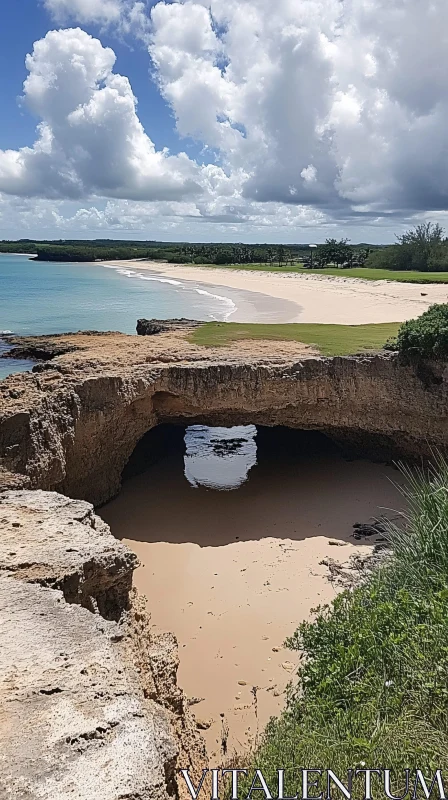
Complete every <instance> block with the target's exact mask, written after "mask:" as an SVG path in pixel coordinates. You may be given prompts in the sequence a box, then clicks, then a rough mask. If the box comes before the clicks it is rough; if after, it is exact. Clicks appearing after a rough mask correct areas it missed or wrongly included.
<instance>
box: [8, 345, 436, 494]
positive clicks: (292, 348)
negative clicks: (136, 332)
mask: <svg viewBox="0 0 448 800" xmlns="http://www.w3.org/2000/svg"><path fill="white" fill-rule="evenodd" d="M187 333H188V329H187ZM31 341H32V340H31ZM37 343H38V346H39V347H41V346H42V344H43V342H42V338H41V339H39V340H38V342H37ZM44 344H45V346H46V348H48V347H49V346H50V345H51V344H53V346H54V347H55V348H57V352H60V350H61V348H70V349H73V348H76V349H74V351H73V352H66V354H65V355H59V356H57V357H56V358H55V359H54V360H53V361H51V362H47V364H45V365H44V366H45V367H46V369H45V370H44V371H43V372H41V373H33V374H30V373H28V374H24V375H20V376H13V377H12V378H10V379H8V380H7V381H4V382H3V383H0V459H1V460H0V465H1V466H0V485H3V486H4V487H6V486H11V487H14V488H15V487H29V488H43V489H46V490H57V491H61V492H62V493H64V494H67V495H69V496H71V497H76V498H81V499H87V500H89V501H91V502H93V503H95V504H97V505H98V504H101V503H104V502H106V501H107V500H108V499H109V498H111V497H112V496H113V495H114V494H115V493H116V492H117V491H118V489H119V487H120V480H121V475H122V472H123V469H124V467H125V465H126V463H127V461H128V459H129V457H130V456H131V454H132V452H133V450H134V448H135V446H136V445H137V443H138V441H139V440H140V439H141V437H142V436H143V435H144V434H145V433H146V432H147V431H148V430H149V429H150V428H152V427H154V426H155V425H157V424H158V423H161V422H162V423H166V422H176V423H182V424H189V423H193V422H195V423H196V422H203V423H207V424H212V425H215V424H216V425H235V424H245V423H254V424H260V425H268V426H272V425H285V426H290V427H294V428H303V429H316V430H320V431H323V432H324V433H326V434H328V435H329V436H331V437H332V438H333V439H334V440H336V441H338V442H341V443H343V444H344V445H345V446H350V447H351V448H353V449H356V451H357V452H358V453H359V452H360V453H361V454H364V455H366V456H367V457H370V458H379V459H384V460H387V459H390V458H394V457H400V456H403V457H406V458H419V457H420V456H427V455H429V453H430V452H431V449H433V448H439V449H442V450H444V449H445V448H446V447H447V444H448V413H447V412H448V395H447V391H446V389H447V381H448V370H447V369H446V368H445V367H444V366H440V365H425V366H424V367H422V366H419V367H413V366H405V365H403V364H400V362H399V360H398V358H397V356H396V355H394V354H378V355H374V356H359V357H350V358H333V359H328V358H318V357H316V356H313V355H310V354H309V352H308V351H307V350H306V349H304V348H303V347H302V346H301V345H300V344H297V343H294V342H288V343H285V342H278V343H276V342H269V343H263V342H247V343H245V342H241V343H238V345H234V346H232V347H229V348H215V349H213V348H203V347H196V346H194V345H192V344H189V343H188V340H187V338H186V332H185V330H184V329H183V330H179V331H171V332H169V333H162V334H159V335H156V336H150V337H131V336H125V335H122V334H106V335H104V336H101V335H97V336H95V337H92V336H87V335H84V334H80V335H78V336H76V335H70V336H65V337H64V336H61V337H52V339H51V340H50V339H47V340H45V342H44ZM266 344H267V347H266ZM24 345H26V346H28V347H30V340H28V341H26V342H24Z"/></svg>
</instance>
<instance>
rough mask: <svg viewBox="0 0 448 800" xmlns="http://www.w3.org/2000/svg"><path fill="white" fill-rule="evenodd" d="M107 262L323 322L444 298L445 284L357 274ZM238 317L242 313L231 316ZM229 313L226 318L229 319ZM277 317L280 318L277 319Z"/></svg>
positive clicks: (410, 308) (385, 315) (403, 312)
mask: <svg viewBox="0 0 448 800" xmlns="http://www.w3.org/2000/svg"><path fill="white" fill-rule="evenodd" d="M110 265H111V266H116V267H117V268H119V267H125V268H128V269H135V270H137V271H142V270H150V271H151V272H153V273H155V274H160V275H161V276H163V277H168V278H174V279H177V280H180V281H194V282H195V283H202V284H205V285H209V286H215V287H220V288H221V289H223V288H224V289H225V288H229V289H234V290H239V291H244V292H258V293H262V294H264V295H267V296H269V297H271V298H277V300H288V301H290V302H291V301H292V302H294V303H296V304H297V306H299V308H298V309H297V316H296V318H295V319H291V316H290V311H288V312H287V314H288V316H287V318H285V320H284V321H285V322H321V323H339V324H346V325H361V324H363V323H371V322H404V321H405V320H407V319H412V318H413V317H417V316H420V314H423V312H424V311H426V309H427V308H428V307H429V306H430V305H432V304H433V303H446V302H447V301H448V284H428V285H425V284H416V283H397V282H392V281H364V280H359V279H356V278H344V277H341V278H339V277H326V276H321V275H303V274H294V273H289V274H287V273H285V274H280V273H272V272H271V273H267V272H257V271H248V270H235V269H220V268H216V269H212V268H210V267H196V266H191V265H177V264H166V263H162V262H155V261H115V262H110ZM232 317H233V319H234V320H235V321H236V320H237V319H238V321H240V322H241V321H247V322H254V321H256V320H255V319H254V317H253V315H252V316H251V319H247V320H242V319H241V314H240V315H239V316H238V317H237V315H232ZM232 317H230V318H229V321H232ZM277 321H279V320H277Z"/></svg>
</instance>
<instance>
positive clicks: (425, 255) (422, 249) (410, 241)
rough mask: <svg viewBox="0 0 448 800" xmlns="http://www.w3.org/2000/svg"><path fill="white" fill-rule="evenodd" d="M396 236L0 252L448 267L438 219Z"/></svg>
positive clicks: (48, 257) (27, 245) (66, 257)
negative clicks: (361, 241) (385, 240)
mask: <svg viewBox="0 0 448 800" xmlns="http://www.w3.org/2000/svg"><path fill="white" fill-rule="evenodd" d="M396 238H397V241H396V244H393V245H389V246H381V245H352V244H350V242H349V240H348V239H340V240H337V239H334V238H330V239H326V241H325V242H324V243H323V244H319V245H317V247H316V248H313V249H312V250H311V249H310V247H309V245H306V244H294V245H284V244H277V245H267V244H254V245H248V244H243V243H236V244H225V243H208V244H199V243H198V244H194V243H189V242H179V243H178V242H157V241H125V240H121V241H120V240H111V239H97V240H94V241H80V240H60V241H38V242H36V241H32V240H30V239H22V240H20V241H15V242H11V241H3V242H0V253H1V252H3V253H8V252H10V253H11V252H17V253H30V254H37V255H36V258H37V260H39V261H85V262H92V261H109V260H121V259H123V260H125V259H134V258H142V259H147V260H153V261H167V262H168V263H172V264H198V265H201V264H213V265H215V266H230V265H235V266H240V265H241V266H244V265H257V264H260V265H264V266H267V267H269V266H271V267H275V268H280V269H281V268H285V269H288V267H289V268H290V267H293V266H302V265H303V266H304V267H307V268H310V269H311V268H313V269H325V268H327V267H337V268H339V269H347V268H350V267H358V268H362V267H367V268H370V269H386V270H405V271H408V270H416V271H419V272H432V271H433V272H444V271H448V239H447V238H446V236H445V232H444V230H443V228H442V227H441V226H440V225H439V224H434V223H431V222H428V223H423V224H421V225H417V226H416V227H415V228H412V229H410V230H408V231H406V233H404V234H402V235H401V236H397V237H396Z"/></svg>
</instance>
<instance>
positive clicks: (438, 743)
mask: <svg viewBox="0 0 448 800" xmlns="http://www.w3.org/2000/svg"><path fill="white" fill-rule="evenodd" d="M405 472H406V474H407V477H408V488H407V489H406V490H405V494H406V497H407V500H408V503H409V510H408V511H407V513H406V515H403V516H402V517H401V520H400V523H399V524H398V525H396V524H392V523H390V524H389V526H388V531H387V534H386V536H387V538H388V540H389V544H390V546H391V555H390V556H389V557H388V558H386V559H384V561H382V562H381V566H380V567H377V569H376V571H375V572H373V573H372V574H371V576H370V577H369V578H367V579H366V580H365V581H364V583H363V584H361V585H360V586H358V588H356V589H355V590H354V591H351V592H350V591H345V592H343V593H342V594H341V595H339V597H337V598H336V599H335V600H334V601H333V603H332V605H331V606H330V607H325V608H321V609H317V616H316V619H315V621H314V622H311V623H308V622H307V623H303V624H302V625H300V627H299V629H298V630H297V631H296V633H295V634H294V636H292V637H291V639H290V640H289V641H288V642H287V644H288V646H289V647H290V648H292V649H294V650H299V651H300V652H301V653H302V654H303V657H302V663H301V666H300V667H299V671H298V678H299V680H298V683H297V685H296V686H294V687H293V688H292V689H291V690H290V692H289V696H288V701H287V707H286V710H285V711H284V712H283V714H282V715H281V716H280V717H279V718H278V719H272V720H271V722H270V723H269V725H268V727H267V728H266V730H265V732H264V734H263V736H262V739H261V742H260V744H259V747H258V749H257V751H256V753H255V754H254V756H253V764H254V765H256V767H257V768H259V769H261V770H262V772H263V775H264V776H265V778H266V779H267V781H268V785H269V784H270V782H272V785H273V786H274V787H275V785H276V771H277V769H278V768H279V767H283V768H284V769H285V771H286V777H287V778H289V781H290V785H289V787H288V794H289V793H290V789H291V788H293V787H294V792H295V790H296V788H297V774H298V771H299V770H300V769H301V768H303V767H313V768H320V769H324V770H325V769H328V767H329V766H331V769H333V770H334V771H335V772H336V773H337V774H338V773H342V774H346V772H347V770H348V769H353V768H357V767H358V766H359V765H360V764H361V765H363V766H364V765H365V766H366V767H367V768H369V767H370V768H374V767H377V766H378V765H382V766H383V767H387V768H390V769H391V770H392V773H393V776H394V780H395V779H396V778H397V777H398V776H399V773H401V774H400V777H401V781H402V778H403V772H402V771H403V770H404V769H405V768H410V769H412V770H415V769H417V768H418V769H422V770H423V772H426V773H428V774H429V773H431V772H432V771H433V770H434V769H437V768H440V769H446V768H447V767H448V689H447V686H448V645H447V642H448V465H447V464H446V462H445V461H444V460H443V459H442V458H438V461H437V465H436V467H435V468H432V469H431V470H429V471H428V472H426V473H425V472H423V471H421V472H419V473H415V474H414V473H410V472H409V471H406V470H405ZM395 786H397V783H395ZM353 796H354V797H359V796H362V795H360V794H359V793H358V792H357V791H354V795H353Z"/></svg>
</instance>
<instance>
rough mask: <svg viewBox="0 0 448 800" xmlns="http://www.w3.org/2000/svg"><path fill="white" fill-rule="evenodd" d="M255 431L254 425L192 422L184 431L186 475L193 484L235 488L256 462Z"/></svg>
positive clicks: (209, 487) (217, 487)
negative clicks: (215, 425) (223, 426)
mask: <svg viewBox="0 0 448 800" xmlns="http://www.w3.org/2000/svg"><path fill="white" fill-rule="evenodd" d="M256 435H257V429H256V427H255V425H240V426H238V427H234V428H210V427H208V426H206V425H192V426H191V427H189V428H187V430H186V431H185V447H186V453H185V459H184V461H185V477H186V478H187V480H188V481H189V483H190V484H191V485H192V486H194V487H195V488H197V487H199V486H205V487H206V488H208V489H219V490H221V491H231V490H232V489H238V488H239V487H240V486H242V484H243V483H245V482H246V481H247V479H248V476H249V472H250V470H251V469H252V467H254V466H256V464H257V443H256V439H255V437H256Z"/></svg>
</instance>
